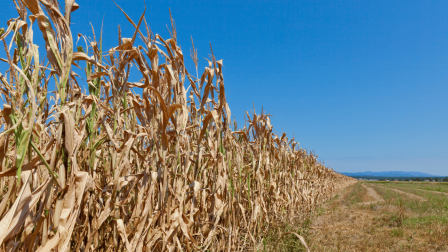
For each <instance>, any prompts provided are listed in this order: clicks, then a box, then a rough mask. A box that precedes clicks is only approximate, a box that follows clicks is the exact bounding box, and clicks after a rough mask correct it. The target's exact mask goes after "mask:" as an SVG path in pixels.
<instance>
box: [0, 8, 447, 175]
mask: <svg viewBox="0 0 448 252" xmlns="http://www.w3.org/2000/svg"><path fill="white" fill-rule="evenodd" d="M76 2H77V3H78V4H79V5H80V8H79V9H78V10H77V11H76V12H74V13H73V16H72V22H73V25H72V27H73V29H74V34H76V33H78V32H81V33H83V34H86V35H90V36H91V28H90V25H89V22H91V23H92V24H93V26H94V27H95V30H96V31H97V32H99V31H100V28H101V20H102V18H103V16H104V24H105V25H104V31H105V34H104V35H105V37H106V40H105V43H104V47H105V48H110V47H112V46H115V45H116V43H117V40H118V39H117V26H118V25H119V24H120V25H121V26H122V29H123V36H124V37H130V36H132V33H133V31H134V29H133V28H132V26H131V25H129V23H128V22H127V20H126V19H125V17H124V15H123V14H122V13H121V12H120V11H119V10H118V8H117V7H115V5H114V4H113V2H112V1H109V0H107V1H87V0H82V1H81V0H80V1H76ZM160 2H161V1H146V6H147V14H146V18H147V21H148V24H149V25H150V26H151V29H152V31H153V32H155V33H159V34H161V35H162V37H164V38H168V37H169V35H168V31H167V28H166V25H167V24H169V22H170V21H169V12H168V7H171V11H172V14H173V17H174V19H175V20H176V24H177V32H178V42H179V43H180V45H181V47H182V49H183V51H184V55H185V56H187V55H189V50H190V47H191V42H190V36H193V39H194V41H195V46H196V47H197V48H198V55H199V58H200V59H203V58H204V57H207V56H208V54H209V52H210V49H209V42H211V43H212V45H213V50H214V53H215V56H216V57H217V58H218V59H224V67H225V68H224V77H225V84H226V94H227V101H228V102H229V104H230V108H231V110H232V114H233V115H235V116H236V119H237V121H238V122H239V125H242V124H243V114H244V111H245V110H252V107H253V105H252V104H253V103H254V104H255V106H256V110H257V112H260V110H261V107H262V106H263V107H264V109H265V110H266V111H267V112H269V113H271V114H272V115H274V117H273V118H272V123H273V124H274V127H276V130H277V132H278V133H281V132H282V130H283V131H284V132H287V133H288V135H289V136H292V134H293V133H294V135H295V136H296V139H297V140H298V141H299V142H300V144H301V147H302V148H305V149H308V150H315V152H316V153H317V154H318V155H319V159H321V160H323V161H324V162H325V164H326V165H328V166H330V167H332V168H334V169H335V170H337V171H347V172H355V171H367V170H371V171H387V170H394V171H395V170H396V171H420V172H426V173H430V174H434V175H448V143H447V141H448V133H447V128H448V116H447V115H448V114H447V112H448V111H447V109H448V99H447V98H448V97H447V96H448V85H447V84H448V15H447V13H448V1H430V0H422V1H409V0H407V1H360V0H356V1H275V2H274V1H272V2H267V1H204V2H198V1H190V2H188V1H164V2H163V3H160ZM243 2H244V3H243ZM117 3H118V4H119V5H120V6H121V7H122V8H123V9H124V10H125V11H126V12H127V13H128V14H129V15H130V16H131V17H132V18H133V19H134V20H135V21H138V18H139V16H140V15H141V13H142V12H143V8H144V2H143V0H138V1H125V0H117ZM16 16H17V14H16V12H15V9H14V5H13V3H12V2H10V1H5V3H2V12H1V13H0V27H5V26H6V21H7V20H8V19H9V18H11V17H16ZM34 30H35V32H36V36H37V35H39V36H40V34H39V33H38V32H37V30H38V29H37V28H35V29H34ZM42 45H43V44H42ZM42 47H43V46H42ZM3 55H4V53H3V52H2V53H0V57H3ZM188 63H189V66H190V67H189V69H190V72H194V66H193V64H192V61H191V60H190V59H189V60H188ZM200 65H201V67H200V72H202V71H203V67H204V66H206V61H205V60H201V61H200ZM4 69H5V66H4V63H3V64H2V63H0V70H1V71H2V72H4Z"/></svg>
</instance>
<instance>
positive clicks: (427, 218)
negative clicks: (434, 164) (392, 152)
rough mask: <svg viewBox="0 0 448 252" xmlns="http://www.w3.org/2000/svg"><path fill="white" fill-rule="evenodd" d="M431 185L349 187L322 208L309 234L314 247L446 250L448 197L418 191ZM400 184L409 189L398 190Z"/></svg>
mask: <svg viewBox="0 0 448 252" xmlns="http://www.w3.org/2000/svg"><path fill="white" fill-rule="evenodd" d="M432 184H434V183H432ZM432 184H431V183H424V184H423V183H421V184H418V183H410V182H406V183H400V182H387V183H381V182H359V183H357V184H355V185H352V186H350V187H348V188H347V189H346V190H345V191H344V192H343V193H342V194H341V196H340V197H338V198H337V199H336V200H332V201H328V202H327V203H325V204H324V205H323V208H324V209H325V210H324V213H323V214H322V215H321V216H319V217H318V218H316V219H315V220H314V222H313V223H312V225H311V227H310V229H311V230H310V232H308V236H307V237H308V239H309V241H310V242H309V244H308V245H309V246H310V249H311V250H313V251H403V252H405V251H406V252H407V251H422V252H423V251H425V252H426V251H429V252H436V251H448V245H447V242H446V237H447V236H448V198H447V197H446V195H442V194H440V193H437V192H434V191H429V190H428V191H423V190H419V189H417V188H419V187H423V186H425V187H426V186H428V187H431V186H432ZM400 185H406V187H403V188H400V189H396V188H399V186H400ZM442 186H443V185H442Z"/></svg>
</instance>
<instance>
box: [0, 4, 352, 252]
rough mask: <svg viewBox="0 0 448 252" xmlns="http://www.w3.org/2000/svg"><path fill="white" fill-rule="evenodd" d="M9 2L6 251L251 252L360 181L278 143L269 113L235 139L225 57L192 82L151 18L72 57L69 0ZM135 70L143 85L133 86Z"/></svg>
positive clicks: (1, 238)
mask: <svg viewBox="0 0 448 252" xmlns="http://www.w3.org/2000/svg"><path fill="white" fill-rule="evenodd" d="M14 3H15V4H16V6H17V10H18V13H19V17H17V18H12V19H10V20H9V21H8V23H7V26H8V27H7V28H6V29H2V30H0V40H1V41H2V42H3V44H4V47H5V51H6V55H7V58H5V59H3V58H1V59H0V60H1V61H2V64H6V65H7V66H8V67H9V68H8V70H7V71H6V72H5V73H0V80H1V84H0V87H1V90H0V92H1V99H2V100H3V110H2V111H1V114H0V116H1V123H2V132H1V133H0V185H1V188H2V192H1V203H0V216H1V220H0V244H1V246H0V250H1V251H79V250H81V251H123V250H126V251H162V250H169V251H206V250H213V251H235V250H247V249H249V248H251V247H253V245H254V244H256V243H258V242H259V240H260V239H261V237H262V236H263V234H264V232H265V230H266V228H268V227H269V223H271V222H273V221H276V219H278V218H280V217H281V218H294V217H295V216H300V215H305V214H306V213H308V212H310V211H311V210H312V209H313V208H314V207H316V206H317V205H318V204H320V203H321V202H323V201H325V200H327V199H329V198H330V197H332V196H333V195H334V194H335V193H336V192H338V191H339V190H340V189H341V188H342V187H344V186H346V185H348V184H350V183H353V180H352V179H350V178H348V177H345V176H343V175H341V174H338V173H336V172H334V171H333V170H331V169H328V168H326V167H324V166H323V165H322V164H321V163H319V162H317V161H316V156H315V155H313V154H312V153H307V152H306V151H305V150H303V149H299V147H298V143H297V142H295V141H294V139H292V140H289V139H288V138H287V137H286V134H283V135H282V136H281V137H279V136H277V135H276V134H274V133H273V127H272V125H271V124H270V119H269V115H266V114H264V113H263V112H262V113H261V114H260V115H257V114H255V113H254V114H253V115H249V114H247V120H248V124H247V125H246V126H244V127H243V128H242V129H238V128H237V125H236V122H233V123H232V121H231V120H230V116H231V114H230V109H229V106H228V104H227V103H226V96H225V88H224V77H223V68H222V66H223V65H222V60H219V61H217V60H216V59H215V58H214V56H213V51H212V54H211V59H210V60H209V64H208V66H207V67H205V70H204V72H203V74H202V76H201V77H200V78H196V77H194V76H193V75H191V74H189V72H188V71H187V69H186V68H185V65H184V56H183V53H182V51H181V49H180V47H179V46H178V45H177V42H176V36H175V34H176V33H175V30H174V22H172V24H173V34H174V35H173V37H174V38H170V39H168V40H164V39H163V38H162V37H161V36H159V35H157V34H156V35H154V34H152V33H151V32H150V29H149V28H148V27H147V26H146V21H145V20H144V13H143V14H142V16H141V18H140V19H139V21H138V22H137V23H135V22H133V21H132V20H131V19H130V18H129V17H128V16H127V15H126V14H125V15H126V17H127V18H128V20H129V21H130V22H131V23H132V25H133V26H134V27H135V30H134V31H132V32H130V33H127V32H126V33H125V34H124V36H129V37H130V38H124V37H123V38H121V35H119V36H120V41H119V44H118V45H117V47H114V48H111V49H110V50H108V51H105V52H103V50H102V46H101V39H100V40H99V41H96V40H95V39H93V40H90V39H88V38H87V37H85V36H82V39H81V41H82V40H84V41H85V43H86V46H85V47H81V46H79V47H77V48H76V49H75V46H74V38H73V35H72V34H71V30H70V14H71V12H72V11H74V10H76V9H77V8H78V5H77V4H76V3H74V1H73V0H66V1H65V4H64V6H65V10H64V11H62V10H60V7H59V5H58V3H57V2H56V1H55V0H39V1H37V0H18V1H15V2H14ZM28 11H29V12H30V15H28ZM62 12H64V13H65V14H62ZM123 13H124V12H123ZM143 21H145V22H144V24H145V26H146V27H145V28H144V29H143V28H142V24H143ZM36 27H37V28H38V29H40V31H42V34H43V38H44V40H45V45H40V47H44V48H45V49H46V54H45V55H44V56H42V55H39V51H38V50H37V49H38V45H36V44H34V42H33V40H34V37H33V36H34V33H33V29H36ZM142 30H143V31H144V32H142ZM144 33H146V35H145V34H144ZM120 34H121V33H120ZM137 37H138V38H139V39H137ZM94 38H95V36H94ZM78 39H79V37H78ZM196 53H197V52H196V50H195V49H193V51H192V56H193V60H194V62H195V64H196V67H197V54H196ZM131 67H135V68H137V69H138V71H139V72H140V73H141V75H140V76H141V79H140V81H139V82H129V81H128V77H129V74H130V69H131ZM196 71H197V70H196ZM196 75H197V74H196ZM86 82H87V85H86V84H85V83H86ZM81 83H84V84H81ZM85 86H88V90H85V91H83V88H82V87H85ZM188 86H189V87H191V91H190V92H189V93H188V90H189V88H186V87H188ZM50 90H55V91H54V92H50ZM139 90H140V91H139ZM87 91H88V93H86V92H87ZM136 91H137V92H136ZM137 93H141V94H142V95H138V94H137ZM296 235H297V234H296ZM298 237H299V236H298ZM299 238H300V239H301V240H302V241H303V238H301V237H299Z"/></svg>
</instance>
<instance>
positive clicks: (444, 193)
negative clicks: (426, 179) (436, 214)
mask: <svg viewBox="0 0 448 252" xmlns="http://www.w3.org/2000/svg"><path fill="white" fill-rule="evenodd" d="M414 190H419V191H424V192H430V193H437V194H443V195H447V196H448V193H446V192H439V191H432V190H425V189H417V188H416V189H414Z"/></svg>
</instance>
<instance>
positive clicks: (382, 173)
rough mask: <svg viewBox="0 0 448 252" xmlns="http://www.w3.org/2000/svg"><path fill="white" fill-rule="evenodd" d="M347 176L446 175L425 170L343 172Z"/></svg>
mask: <svg viewBox="0 0 448 252" xmlns="http://www.w3.org/2000/svg"><path fill="white" fill-rule="evenodd" d="M341 173H342V174H344V175H346V176H350V177H353V176H356V177H360V176H369V177H444V176H436V175H431V174H428V173H423V172H403V171H383V172H372V171H366V172H353V173H352V172H341Z"/></svg>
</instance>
